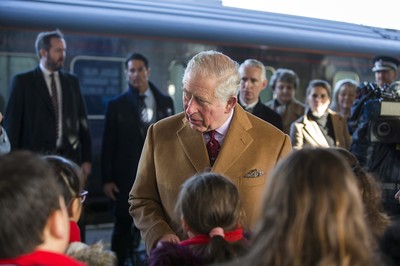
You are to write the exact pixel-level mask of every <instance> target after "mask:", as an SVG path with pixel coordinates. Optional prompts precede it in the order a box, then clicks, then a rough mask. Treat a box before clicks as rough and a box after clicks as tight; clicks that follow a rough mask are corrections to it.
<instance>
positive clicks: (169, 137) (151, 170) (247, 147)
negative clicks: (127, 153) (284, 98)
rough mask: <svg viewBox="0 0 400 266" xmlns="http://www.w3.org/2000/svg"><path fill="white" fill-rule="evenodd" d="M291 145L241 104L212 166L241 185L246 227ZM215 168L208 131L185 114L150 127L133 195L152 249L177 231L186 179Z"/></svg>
mask: <svg viewBox="0 0 400 266" xmlns="http://www.w3.org/2000/svg"><path fill="white" fill-rule="evenodd" d="M291 150H292V147H291V144H290V140H289V137H288V136H287V135H285V134H284V133H283V132H282V131H280V130H278V129H276V128H275V127H273V126H272V125H270V124H268V123H265V122H264V121H262V120H261V119H259V118H257V117H255V116H254V115H252V114H250V113H248V112H246V111H244V110H243V108H242V107H240V105H236V107H235V109H234V114H233V118H232V121H231V124H230V126H229V129H228V132H227V134H226V136H225V139H224V144H223V146H222V147H221V150H220V152H219V155H218V157H217V159H216V161H215V163H214V166H213V167H212V168H211V171H213V172H218V173H220V174H223V175H225V176H227V177H228V178H229V179H230V180H231V181H233V182H234V183H235V184H236V185H237V187H238V189H239V193H240V195H241V198H242V202H243V206H244V210H245V212H246V221H245V224H244V226H245V227H250V228H252V227H253V225H254V223H255V222H256V221H257V219H258V217H259V214H260V204H261V198H262V194H263V191H264V187H265V183H266V180H267V176H268V174H269V173H270V171H271V170H272V169H273V168H274V167H275V166H276V164H277V163H278V161H279V160H280V159H282V158H283V157H285V156H286V155H287V154H288V153H289V152H290V151H291ZM209 168H210V162H209V158H208V154H207V149H206V144H205V141H204V137H203V134H202V133H200V132H197V131H195V130H193V129H191V128H190V125H189V123H188V121H187V120H186V118H185V115H184V113H180V114H177V115H174V116H172V117H169V118H167V119H164V120H162V121H159V122H158V123H155V124H154V125H152V126H150V128H149V131H148V132H147V138H146V141H145V145H144V147H143V152H142V155H141V158H140V162H139V168H138V172H137V175H136V180H135V183H134V185H133V188H132V190H131V192H130V195H129V202H130V204H131V207H130V213H131V215H132V216H133V218H134V222H135V225H136V226H137V227H138V228H139V229H140V230H141V232H142V236H143V238H144V240H145V243H146V247H147V250H148V251H149V250H151V249H152V248H153V247H154V245H155V244H156V243H157V241H158V240H159V239H160V238H161V237H162V236H163V235H165V234H176V232H177V225H176V224H175V223H174V221H173V210H174V206H175V203H176V199H177V195H178V193H179V189H180V186H181V185H182V183H183V182H184V181H185V180H186V179H188V178H189V177H191V176H193V175H194V174H197V173H201V172H204V171H205V170H209ZM199 196H200V195H199Z"/></svg>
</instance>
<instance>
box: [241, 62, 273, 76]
mask: <svg viewBox="0 0 400 266" xmlns="http://www.w3.org/2000/svg"><path fill="white" fill-rule="evenodd" d="M245 67H256V68H259V69H260V70H261V81H264V80H267V74H266V71H265V66H264V64H263V63H262V62H260V61H258V60H256V59H247V60H245V61H244V62H243V63H242V64H241V65H240V67H239V71H242V70H243V69H244V68H245Z"/></svg>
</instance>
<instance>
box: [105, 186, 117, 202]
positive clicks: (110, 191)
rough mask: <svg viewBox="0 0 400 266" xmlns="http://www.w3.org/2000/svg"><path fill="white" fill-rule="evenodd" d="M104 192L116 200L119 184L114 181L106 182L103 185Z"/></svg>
mask: <svg viewBox="0 0 400 266" xmlns="http://www.w3.org/2000/svg"><path fill="white" fill-rule="evenodd" d="M103 191H104V194H106V196H107V197H108V198H110V199H112V200H113V201H116V200H117V198H116V193H118V192H119V189H118V187H117V185H116V184H115V183H114V182H110V183H106V184H104V186H103Z"/></svg>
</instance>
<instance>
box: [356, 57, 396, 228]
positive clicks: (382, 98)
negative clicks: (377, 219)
mask: <svg viewBox="0 0 400 266" xmlns="http://www.w3.org/2000/svg"><path fill="white" fill-rule="evenodd" d="M399 63H400V62H399V61H398V60H397V59H396V58H392V57H389V56H377V57H375V58H374V59H373V64H374V65H373V68H372V71H373V72H374V73H375V83H368V82H363V83H361V84H360V85H359V86H358V89H357V97H356V100H355V102H354V104H353V106H352V109H351V116H350V119H349V127H350V130H351V131H352V134H353V142H352V145H351V147H350V151H351V152H352V153H353V154H354V155H355V156H356V157H357V158H358V160H359V162H360V164H361V166H362V167H364V168H365V169H366V170H367V171H368V172H372V173H374V175H375V177H376V178H377V179H378V180H379V181H380V183H381V187H382V200H383V207H384V209H385V211H386V212H387V213H388V214H389V215H390V216H391V217H392V219H396V220H397V219H400V205H399V202H398V201H397V200H396V199H395V194H396V192H397V191H398V190H399V189H400V140H399V138H400V134H399V132H400V128H399V121H400V113H399V112H398V110H399V109H398V108H399V105H400V83H394V82H395V80H396V78H397V69H398V67H399ZM396 91H397V94H396ZM388 106H389V107H391V108H387V107H388ZM393 107H394V108H393ZM388 109H389V111H386V110H388ZM393 110H394V111H393ZM385 112H389V113H388V114H385Z"/></svg>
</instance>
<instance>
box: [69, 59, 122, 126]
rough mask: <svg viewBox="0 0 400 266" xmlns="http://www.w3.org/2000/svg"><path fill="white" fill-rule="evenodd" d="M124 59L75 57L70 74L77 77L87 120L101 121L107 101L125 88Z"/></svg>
mask: <svg viewBox="0 0 400 266" xmlns="http://www.w3.org/2000/svg"><path fill="white" fill-rule="evenodd" d="M124 62H125V59H124V58H117V57H114V58H110V57H98V56H77V57H75V58H74V59H73V60H72V61H71V67H70V69H71V72H73V73H74V74H76V75H77V76H78V77H79V82H80V85H81V90H82V94H83V97H84V98H85V102H86V107H87V112H88V117H89V119H103V118H104V113H105V108H106V105H107V103H108V101H109V100H110V99H111V98H112V97H114V96H116V95H118V94H120V93H121V92H122V90H123V89H124V88H126V81H125V74H124V69H125V68H124Z"/></svg>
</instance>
